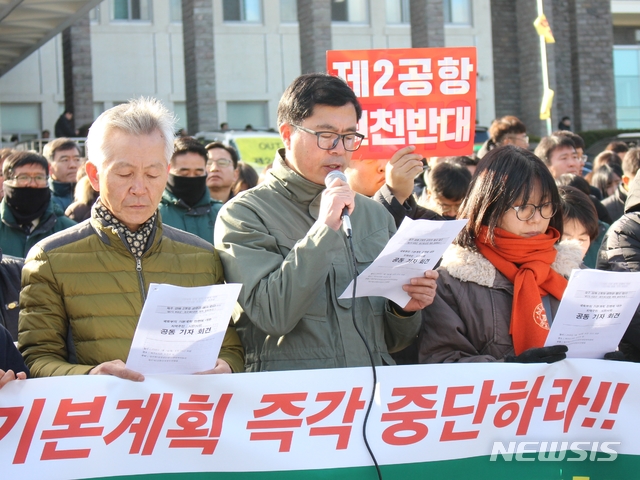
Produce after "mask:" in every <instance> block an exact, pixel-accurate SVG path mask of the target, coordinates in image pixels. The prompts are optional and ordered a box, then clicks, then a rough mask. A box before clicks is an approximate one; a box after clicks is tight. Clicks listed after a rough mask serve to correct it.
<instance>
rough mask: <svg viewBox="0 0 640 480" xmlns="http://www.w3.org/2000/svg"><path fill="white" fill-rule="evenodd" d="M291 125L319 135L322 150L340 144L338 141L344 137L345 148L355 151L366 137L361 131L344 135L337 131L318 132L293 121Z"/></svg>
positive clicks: (331, 148)
mask: <svg viewBox="0 0 640 480" xmlns="http://www.w3.org/2000/svg"><path fill="white" fill-rule="evenodd" d="M291 125H292V126H294V127H296V128H299V129H300V130H302V131H303V132H307V133H310V134H311V135H315V136H316V137H318V148H321V149H322V150H333V149H334V148H336V147H337V146H338V142H339V141H340V139H341V138H342V145H344V149H345V150H346V151H348V152H355V151H356V150H358V149H359V148H360V145H361V144H362V139H363V138H364V135H362V134H361V133H345V134H344V135H341V134H339V133H335V132H316V131H315V130H311V129H310V128H305V127H302V126H300V125H295V124H293V123H292V124H291Z"/></svg>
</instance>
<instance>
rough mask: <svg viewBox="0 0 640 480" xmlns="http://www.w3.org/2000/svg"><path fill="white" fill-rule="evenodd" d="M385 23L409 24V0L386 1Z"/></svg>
mask: <svg viewBox="0 0 640 480" xmlns="http://www.w3.org/2000/svg"><path fill="white" fill-rule="evenodd" d="M386 3H387V5H386V7H387V23H388V24H402V23H411V17H410V16H409V0H386Z"/></svg>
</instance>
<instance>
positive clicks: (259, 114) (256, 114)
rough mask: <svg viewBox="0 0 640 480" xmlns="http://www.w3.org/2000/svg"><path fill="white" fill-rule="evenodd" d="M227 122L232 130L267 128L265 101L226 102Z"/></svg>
mask: <svg viewBox="0 0 640 480" xmlns="http://www.w3.org/2000/svg"><path fill="white" fill-rule="evenodd" d="M227 123H228V124H229V127H230V128H231V129H233V130H244V129H245V127H246V126H247V125H251V127H253V128H267V127H268V122H267V102H227Z"/></svg>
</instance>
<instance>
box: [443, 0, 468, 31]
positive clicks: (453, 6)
mask: <svg viewBox="0 0 640 480" xmlns="http://www.w3.org/2000/svg"><path fill="white" fill-rule="evenodd" d="M443 3H444V23H445V24H446V25H471V24H472V21H471V20H472V19H471V0H443Z"/></svg>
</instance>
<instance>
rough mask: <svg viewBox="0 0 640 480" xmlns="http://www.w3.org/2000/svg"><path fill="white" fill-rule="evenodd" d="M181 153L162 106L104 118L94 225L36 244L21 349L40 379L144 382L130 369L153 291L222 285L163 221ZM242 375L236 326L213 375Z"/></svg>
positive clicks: (92, 153)
mask: <svg viewBox="0 0 640 480" xmlns="http://www.w3.org/2000/svg"><path fill="white" fill-rule="evenodd" d="M172 151H173V121H172V119H171V115H170V114H169V112H168V111H167V110H166V109H165V108H164V107H163V106H162V105H161V104H160V103H159V102H157V101H153V100H145V99H140V100H134V101H131V102H129V103H127V104H123V105H119V106H117V107H114V108H112V109H111V110H108V111H106V112H105V113H103V114H102V115H101V116H100V117H99V118H98V119H97V120H96V122H95V123H94V124H93V126H92V127H91V130H90V131H89V137H88V153H89V160H88V163H87V165H86V169H87V176H88V177H89V180H90V181H91V184H92V186H93V187H94V189H95V190H97V191H99V192H100V198H99V199H98V200H97V202H96V204H95V205H94V207H93V209H92V212H91V218H90V219H89V220H86V221H84V222H82V223H80V224H78V225H76V226H75V227H72V228H70V229H68V230H66V231H64V232H61V234H58V235H53V236H51V237H49V238H47V239H46V240H44V241H42V242H40V243H38V244H37V245H35V246H34V247H33V248H32V249H31V251H30V252H29V254H28V256H27V259H26V262H25V266H24V268H23V274H22V286H23V290H22V293H21V295H20V307H21V311H20V320H19V333H18V346H19V348H20V351H21V352H22V355H23V356H24V359H25V361H26V363H27V365H28V366H29V368H30V369H31V374H32V375H33V376H35V377H45V376H53V375H75V374H105V375H115V376H118V377H121V378H127V379H130V380H137V381H140V380H143V378H144V377H143V376H142V375H141V374H140V373H138V372H134V371H132V370H130V369H128V368H126V366H125V363H124V362H125V361H126V359H127V356H128V354H129V350H130V347H131V341H132V339H133V334H134V332H135V329H136V326H137V323H138V318H139V316H140V312H141V310H142V305H143V304H144V300H145V296H146V292H147V291H148V288H149V284H150V283H152V282H153V283H167V284H173V285H179V286H185V287H196V286H204V285H212V284H215V283H221V282H223V275H222V266H221V264H220V260H219V258H218V256H217V254H216V253H215V251H214V250H213V247H212V246H211V245H210V244H208V243H207V242H205V241H203V240H201V239H199V238H197V237H196V236H194V235H191V234H189V233H186V232H182V231H180V230H177V229H174V228H172V227H169V226H166V225H164V226H163V225H162V221H161V218H160V214H159V213H158V212H157V208H158V203H159V201H160V197H161V196H162V192H163V191H164V188H165V184H166V181H167V175H168V166H169V163H168V162H169V158H170V157H171V153H172ZM243 369H244V355H243V349H242V345H241V344H240V340H239V338H238V336H237V334H236V332H235V329H234V328H233V327H229V328H228V329H227V332H226V336H225V338H224V341H223V344H222V349H221V351H220V355H219V358H218V360H217V362H216V365H215V367H214V368H212V369H211V370H209V371H206V372H202V373H231V372H237V371H242V370H243Z"/></svg>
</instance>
